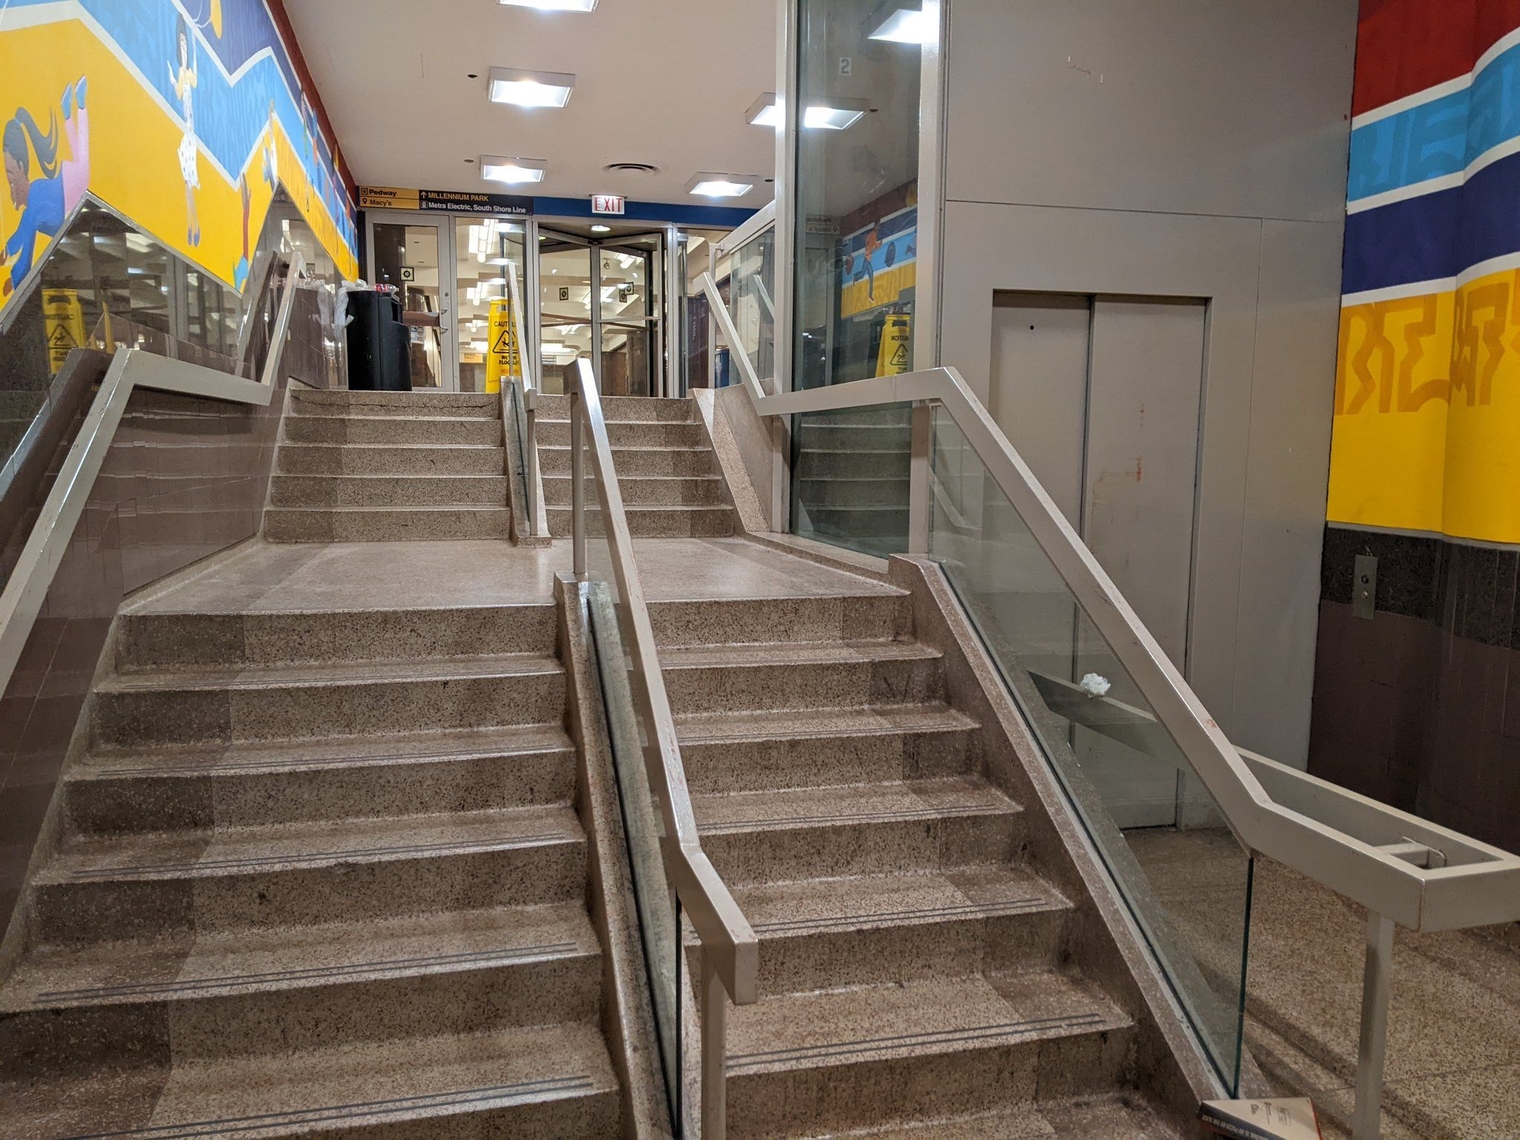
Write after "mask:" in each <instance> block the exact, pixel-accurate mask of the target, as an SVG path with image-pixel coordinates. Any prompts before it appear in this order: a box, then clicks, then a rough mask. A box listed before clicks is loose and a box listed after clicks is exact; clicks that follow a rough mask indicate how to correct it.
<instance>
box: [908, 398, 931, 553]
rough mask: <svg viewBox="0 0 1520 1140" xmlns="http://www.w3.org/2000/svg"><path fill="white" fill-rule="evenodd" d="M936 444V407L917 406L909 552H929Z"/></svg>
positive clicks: (911, 467) (922, 403) (910, 473)
mask: <svg viewBox="0 0 1520 1140" xmlns="http://www.w3.org/2000/svg"><path fill="white" fill-rule="evenodd" d="M933 441H934V405H932V404H930V403H929V402H928V401H927V400H920V401H918V402H917V403H916V404H914V405H913V443H912V457H911V459H910V461H909V466H908V553H909V554H914V555H920V556H921V555H925V554H928V553H929V449H930V448H931V447H932V446H933Z"/></svg>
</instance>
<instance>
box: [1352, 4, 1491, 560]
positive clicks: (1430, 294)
mask: <svg viewBox="0 0 1520 1140" xmlns="http://www.w3.org/2000/svg"><path fill="white" fill-rule="evenodd" d="M1357 45H1358V46H1357V59H1356V88H1355V96H1354V100H1353V106H1352V114H1353V117H1352V134H1351V155H1350V174H1349V181H1348V185H1347V215H1348V216H1347V219H1346V251H1345V262H1344V268H1343V285H1342V291H1343V294H1344V296H1343V298H1342V309H1341V327H1340V344H1339V354H1338V360H1337V373H1336V389H1335V427H1334V434H1333V441H1332V446H1331V461H1330V496H1329V505H1328V511H1327V515H1328V518H1329V521H1330V522H1332V523H1344V524H1348V525H1352V526H1368V527H1387V528H1395V529H1400V530H1415V531H1427V532H1432V533H1436V534H1445V535H1450V536H1453V537H1461V538H1469V539H1479V540H1484V541H1490V542H1504V543H1517V542H1520V447H1517V442H1520V0H1363V3H1362V6H1361V15H1360V28H1359V32H1358V40H1357Z"/></svg>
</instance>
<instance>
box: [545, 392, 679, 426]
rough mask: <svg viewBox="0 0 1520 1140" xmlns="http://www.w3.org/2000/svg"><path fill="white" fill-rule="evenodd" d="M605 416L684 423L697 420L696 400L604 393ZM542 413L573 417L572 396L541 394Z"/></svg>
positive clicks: (610, 419) (549, 416)
mask: <svg viewBox="0 0 1520 1140" xmlns="http://www.w3.org/2000/svg"><path fill="white" fill-rule="evenodd" d="M601 404H602V415H603V417H605V418H606V420H607V422H608V423H621V422H626V421H630V420H642V421H649V420H658V421H660V422H667V423H668V422H679V423H684V422H687V421H690V420H695V419H696V413H697V409H696V403H695V401H693V400H692V399H690V398H689V397H679V396H678V397H670V396H603V397H602V398H601ZM538 414H539V419H540V422H542V421H543V420H546V419H548V420H569V418H570V397H569V396H552V395H549V394H547V393H540V394H539V397H538Z"/></svg>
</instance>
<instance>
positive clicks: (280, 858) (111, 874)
mask: <svg viewBox="0 0 1520 1140" xmlns="http://www.w3.org/2000/svg"><path fill="white" fill-rule="evenodd" d="M574 840H575V837H574V836H573V835H571V834H569V833H568V832H552V831H544V832H533V833H530V834H528V835H517V836H512V837H511V838H506V839H475V840H466V841H455V842H450V843H412V844H405V845H401V846H394V847H356V848H352V849H348V850H342V851H312V852H301V853H299V854H293V855H263V856H249V857H245V858H241V859H232V858H227V859H195V860H191V861H189V862H179V863H139V864H135V865H131V866H126V867H109V868H106V867H99V868H81V869H78V870H73V871H70V872H68V876H69V877H68V881H69V882H75V883H87V882H102V881H109V880H111V879H117V878H121V879H130V878H138V877H148V878H159V877H162V878H181V877H184V874H185V872H194V871H210V872H214V873H218V874H226V875H236V874H246V873H248V872H250V871H256V870H259V869H261V868H277V867H288V866H293V865H295V864H299V863H314V864H318V865H330V864H340V863H353V862H366V861H379V860H383V859H385V858H387V857H390V856H395V857H398V858H404V857H406V856H414V855H429V854H434V853H443V854H451V853H456V852H457V853H459V854H474V853H476V852H480V851H489V850H491V849H493V848H499V849H501V850H518V849H527V848H532V847H549V846H552V845H553V844H555V843H569V842H574Z"/></svg>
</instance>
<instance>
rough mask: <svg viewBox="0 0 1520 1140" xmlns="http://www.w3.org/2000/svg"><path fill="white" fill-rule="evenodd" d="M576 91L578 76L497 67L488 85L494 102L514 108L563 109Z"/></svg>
mask: <svg viewBox="0 0 1520 1140" xmlns="http://www.w3.org/2000/svg"><path fill="white" fill-rule="evenodd" d="M574 88H575V76H574V75H572V74H570V73H568V72H563V71H524V70H522V69H521V68H517V67H493V68H491V72H490V75H489V76H488V77H487V82H486V91H487V93H488V95H489V96H490V99H491V102H493V103H510V104H512V105H513V106H514V107H563V106H564V105H565V104H566V103H568V102H570V92H571V91H572V90H574Z"/></svg>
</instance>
